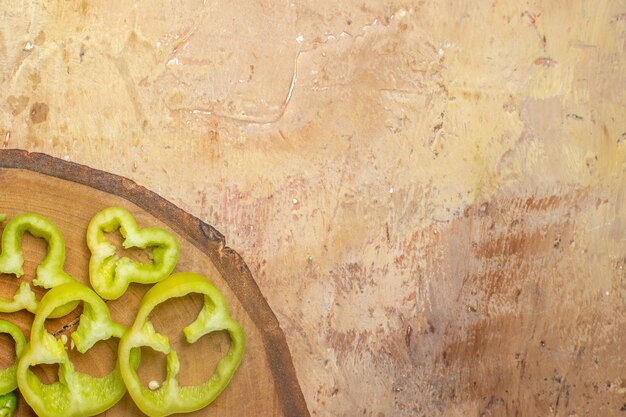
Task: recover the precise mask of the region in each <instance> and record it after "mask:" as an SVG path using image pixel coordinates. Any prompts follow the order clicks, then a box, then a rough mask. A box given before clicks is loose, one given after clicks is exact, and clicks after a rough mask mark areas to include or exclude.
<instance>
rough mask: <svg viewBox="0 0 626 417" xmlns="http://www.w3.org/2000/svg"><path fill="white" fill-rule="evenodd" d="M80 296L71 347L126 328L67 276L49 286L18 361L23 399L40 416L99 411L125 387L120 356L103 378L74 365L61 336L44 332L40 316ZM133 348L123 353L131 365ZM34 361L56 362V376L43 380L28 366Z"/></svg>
mask: <svg viewBox="0 0 626 417" xmlns="http://www.w3.org/2000/svg"><path fill="white" fill-rule="evenodd" d="M80 300H82V301H83V306H84V307H83V313H82V314H81V316H80V321H79V325H78V328H77V329H76V330H75V331H74V332H73V333H72V334H71V338H72V340H73V341H74V343H75V345H76V348H77V349H78V351H79V352H81V353H85V352H86V351H87V350H89V349H90V348H91V347H92V346H93V345H94V344H95V343H96V342H98V341H100V340H107V339H109V338H110V337H117V338H119V337H121V336H122V335H123V334H124V332H125V331H126V329H125V328H124V327H123V326H122V325H120V324H117V323H115V322H113V321H112V320H111V315H110V313H109V310H108V308H107V306H106V304H105V302H104V301H103V300H102V299H101V298H100V297H98V295H97V294H96V293H95V292H93V291H92V290H91V289H90V288H88V287H87V286H85V285H83V284H80V283H78V282H71V283H67V284H63V285H60V286H58V287H54V288H52V289H51V290H50V291H48V292H47V293H46V294H45V295H44V296H43V298H42V299H41V302H40V304H39V309H38V310H37V314H35V319H34V321H33V325H32V327H31V332H30V342H29V343H28V344H27V345H26V347H25V349H24V351H23V352H22V355H21V356H20V358H19V360H18V364H17V384H18V387H19V389H20V391H21V393H22V395H23V396H24V399H25V400H26V402H28V404H29V405H30V406H31V407H32V408H33V410H34V411H35V413H37V415H38V416H40V417H53V416H64V417H83V416H92V415H95V414H99V413H102V412H104V411H105V410H107V409H109V408H111V407H112V406H114V405H115V404H116V403H117V402H118V401H119V400H120V399H121V398H122V397H123V396H124V394H125V392H126V387H125V386H124V381H123V380H122V377H121V375H120V368H119V360H118V363H116V367H115V370H113V371H112V372H111V373H110V374H108V375H107V376H104V377H102V378H98V377H93V376H91V375H88V374H84V373H81V372H78V371H75V370H74V366H73V364H72V362H71V361H70V360H69V357H68V353H67V351H66V347H65V345H64V344H63V341H61V340H58V339H56V338H55V337H54V336H53V335H52V334H50V333H48V331H47V330H46V328H45V326H44V324H45V320H46V319H47V318H49V317H50V315H51V314H52V313H53V312H54V311H55V309H57V308H58V307H59V306H63V305H66V304H67V303H70V302H74V301H80ZM136 355H138V353H137V354H135V355H134V356H133V357H129V358H127V361H128V362H129V364H130V365H131V366H132V364H133V363H134V364H135V365H136V364H138V360H139V358H138V357H137V356H136ZM39 364H58V365H59V372H58V377H59V380H58V381H57V382H53V383H51V384H44V383H42V382H41V381H40V380H39V378H38V377H37V376H36V375H35V373H34V372H33V371H31V369H30V367H31V366H35V365H39Z"/></svg>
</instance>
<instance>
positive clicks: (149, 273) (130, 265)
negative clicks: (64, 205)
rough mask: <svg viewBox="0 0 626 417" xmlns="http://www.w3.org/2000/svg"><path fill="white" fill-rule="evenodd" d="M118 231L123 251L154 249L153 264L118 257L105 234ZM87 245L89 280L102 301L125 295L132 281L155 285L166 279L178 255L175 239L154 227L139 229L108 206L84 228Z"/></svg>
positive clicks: (128, 216) (124, 214)
mask: <svg viewBox="0 0 626 417" xmlns="http://www.w3.org/2000/svg"><path fill="white" fill-rule="evenodd" d="M118 229H119V231H120V233H121V235H122V236H123V237H124V242H123V246H124V248H141V249H145V248H147V247H152V248H154V249H153V250H152V263H150V264H144V263H141V262H136V261H132V260H130V259H129V258H126V257H122V258H120V257H118V256H117V254H116V253H115V252H116V251H115V246H113V245H112V244H111V243H110V242H109V241H108V239H107V238H106V236H105V235H104V232H113V231H115V230H118ZM86 239H87V246H88V247H89V250H90V251H91V258H90V260H89V281H90V282H91V286H92V288H93V289H94V290H95V291H96V292H97V293H98V295H100V296H101V297H102V298H104V299H107V300H115V299H117V298H119V297H121V296H122V294H124V292H125V291H126V289H127V288H128V286H129V285H130V283H131V282H137V283H140V284H154V283H156V282H158V281H161V280H163V279H165V278H167V277H168V276H169V275H170V274H171V273H172V271H173V270H174V267H175V266H176V263H177V262H178V256H179V253H180V244H179V243H178V239H176V237H175V236H174V235H173V234H171V233H169V232H168V231H166V230H164V229H160V228H156V227H148V228H143V229H142V228H139V226H137V222H136V221H135V219H134V217H133V216H132V214H131V213H129V212H128V211H127V210H125V209H123V208H120V207H109V208H106V209H104V210H102V211H100V212H99V213H97V214H96V215H95V216H94V217H93V218H92V219H91V221H90V222H89V225H88V226H87V236H86Z"/></svg>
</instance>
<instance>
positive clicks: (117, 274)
mask: <svg viewBox="0 0 626 417" xmlns="http://www.w3.org/2000/svg"><path fill="white" fill-rule="evenodd" d="M5 220H6V216H4V215H0V222H4V221H5ZM116 230H119V232H120V234H121V235H122V236H123V237H124V242H123V246H124V248H140V249H145V248H148V247H150V248H153V250H152V262H151V263H140V262H137V261H134V260H131V259H129V258H127V257H120V256H118V255H117V254H116V248H115V246H113V245H112V244H111V243H110V242H109V240H108V239H107V237H106V236H105V233H109V232H114V231H116ZM25 232H29V233H30V234H32V235H33V236H35V237H39V238H43V239H45V240H46V242H47V243H48V253H47V255H46V257H45V258H44V260H43V261H42V262H41V264H40V265H39V266H38V267H37V272H36V277H35V278H34V279H33V281H32V282H33V285H37V286H40V287H43V288H46V289H49V291H48V292H46V294H45V295H44V296H43V297H42V298H41V300H37V299H36V297H35V294H34V292H33V291H32V289H31V287H30V285H29V284H28V283H27V282H23V283H22V284H21V285H20V287H19V289H18V291H17V292H16V293H15V295H14V297H13V299H11V300H6V299H0V312H7V313H10V312H15V311H19V310H28V311H30V312H32V313H34V314H35V318H34V321H33V324H32V327H31V329H30V341H29V342H28V343H27V342H26V338H25V336H24V334H23V333H22V331H21V330H20V329H19V328H18V327H17V326H16V325H15V324H13V323H11V322H8V321H6V320H0V333H6V334H8V335H10V336H11V337H12V338H13V340H14V341H15V352H16V357H17V360H16V363H14V364H13V365H12V366H10V367H9V368H6V369H4V370H1V371H0V417H2V416H12V415H13V413H14V412H15V409H16V406H17V400H16V396H15V393H14V392H13V391H14V390H15V389H16V388H19V390H20V392H21V393H22V396H23V397H24V399H25V400H26V401H27V402H28V404H29V405H30V406H31V407H32V408H33V410H34V411H35V412H36V413H37V415H39V416H41V417H48V416H49V417H53V416H54V417H57V416H65V417H79V416H92V415H96V414H99V413H102V412H104V411H106V410H108V409H109V408H111V407H113V406H114V405H115V404H116V403H117V402H118V401H119V400H120V399H121V398H122V397H123V396H124V394H125V393H126V392H128V393H129V394H130V396H131V397H132V399H133V401H134V402H135V404H137V406H138V407H139V409H141V411H143V412H144V413H145V414H147V415H149V416H153V417H157V416H167V415H170V414H173V413H184V412H191V411H196V410H199V409H201V408H203V407H206V406H207V405H208V404H210V403H211V402H212V401H213V400H214V399H215V398H216V397H217V396H218V395H219V394H220V392H222V390H223V389H224V388H225V387H226V385H228V383H229V381H230V379H231V378H232V376H233V374H234V373H235V371H236V369H237V367H238V366H239V363H240V362H241V358H242V356H243V351H244V347H245V336H244V333H243V330H242V328H241V326H240V325H239V323H237V321H235V320H234V319H233V318H232V317H230V314H229V312H228V306H227V304H226V300H225V299H224V296H223V295H222V294H221V293H220V291H219V290H218V289H217V288H216V287H214V286H213V285H212V284H211V283H210V281H209V280H208V279H207V278H205V277H204V276H202V275H199V274H195V273H190V272H179V273H174V274H172V271H173V270H174V267H175V266H176V264H177V262H178V257H179V252H180V244H179V242H178V240H177V239H176V237H175V236H174V235H172V234H171V233H169V232H167V231H166V230H163V229H159V228H144V229H140V228H139V227H138V226H137V223H136V221H135V219H134V218H133V216H132V215H131V214H130V213H129V212H128V211H126V210H124V209H122V208H119V207H110V208H107V209H104V210H103V211H101V212H99V213H98V214H96V215H95V216H94V218H93V219H92V220H91V222H90V223H89V226H88V228H87V246H88V247H89V250H90V251H91V259H90V262H89V281H90V283H91V288H89V287H88V286H86V285H84V284H81V283H80V282H78V281H77V280H76V279H74V278H73V277H71V276H70V275H68V274H67V273H66V272H64V270H63V266H64V263H65V242H64V240H63V236H62V235H61V232H60V231H59V229H58V228H57V227H56V226H55V225H54V224H53V223H52V222H51V221H50V220H48V219H46V218H45V217H42V216H40V215H37V214H30V213H29V214H21V215H18V216H16V217H14V218H12V219H11V220H10V221H9V222H7V224H6V226H5V228H4V231H3V233H2V247H1V250H2V251H1V253H0V273H4V274H14V275H15V276H17V277H20V276H22V275H23V274H24V270H23V265H24V256H23V253H22V249H21V243H22V237H23V235H24V233H25ZM131 282H136V283H140V284H154V285H153V286H152V287H151V288H150V289H149V290H148V292H147V293H146V295H145V296H144V298H143V299H142V301H141V305H140V307H139V311H138V313H137V316H136V317H135V321H134V323H133V325H132V326H131V327H130V328H125V327H124V326H122V325H120V324H118V323H115V322H114V321H113V320H112V319H111V314H110V313H109V309H108V308H107V305H106V303H105V301H104V300H114V299H117V298H119V297H120V296H121V295H122V294H123V293H124V292H125V291H126V289H127V288H128V286H129V284H130V283H131ZM191 293H199V294H202V295H204V305H203V307H202V309H201V311H200V313H199V314H198V316H197V318H196V319H195V321H194V322H193V323H191V324H190V325H189V326H187V327H185V329H184V330H183V331H184V334H185V337H186V340H187V341H188V342H189V343H194V342H195V341H197V340H198V339H199V338H200V337H202V336H204V335H206V334H209V333H211V332H215V331H222V330H223V331H227V332H228V334H229V336H230V348H229V351H228V353H227V355H226V356H225V357H223V358H222V359H221V360H220V362H219V363H218V364H217V367H216V369H215V372H214V373H213V375H212V376H211V377H210V378H209V379H208V380H207V381H206V382H204V383H203V384H201V385H196V386H182V385H179V383H178V381H177V379H176V375H177V374H178V371H179V367H180V363H179V361H178V357H177V356H176V352H175V351H174V350H173V349H171V347H170V344H169V341H168V338H167V337H166V336H165V335H162V334H159V333H157V331H156V330H155V328H154V326H153V325H152V323H151V322H150V320H149V314H150V312H151V311H152V310H153V309H154V308H155V307H156V306H157V305H159V304H161V303H163V302H164V301H165V300H167V299H169V298H174V297H182V296H185V295H187V294H191ZM81 301H82V302H83V312H82V314H81V316H80V319H79V324H78V327H77V328H76V330H75V331H74V332H73V333H72V334H71V338H72V346H73V347H75V348H76V349H77V350H78V351H79V352H81V353H85V352H86V351H87V350H89V349H90V348H91V347H92V346H93V345H94V344H95V343H96V342H98V341H100V340H106V339H109V338H111V337H115V338H119V339H120V341H119V344H118V356H117V363H116V366H115V369H114V370H113V371H112V372H111V373H110V374H108V375H106V376H104V377H102V378H98V377H93V376H90V375H88V374H85V373H81V372H78V371H76V370H75V369H74V366H73V365H72V362H71V361H70V360H69V357H68V352H67V348H66V345H65V343H64V341H63V340H61V339H57V338H55V336H54V335H52V334H51V333H49V332H48V331H47V330H46V328H45V327H44V323H45V320H46V319H48V318H56V317H62V316H64V315H67V314H68V313H70V312H71V311H73V310H74V309H75V308H76V307H77V306H78V304H79V303H80V302H81ZM142 346H147V347H150V348H152V349H154V350H156V351H158V352H162V353H163V354H165V355H167V374H166V377H165V380H164V381H163V383H162V384H161V385H160V386H159V387H149V388H146V387H144V386H143V385H142V383H141V382H140V380H139V377H138V375H137V369H138V368H139V362H140V350H141V347H142ZM41 364H58V367H59V371H58V381H57V382H54V383H51V384H44V383H42V382H41V381H40V380H39V378H38V377H37V376H36V375H35V373H34V372H33V371H32V370H31V367H33V366H36V365H41ZM150 388H156V389H150Z"/></svg>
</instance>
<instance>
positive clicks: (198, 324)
mask: <svg viewBox="0 0 626 417" xmlns="http://www.w3.org/2000/svg"><path fill="white" fill-rule="evenodd" d="M191 293H199V294H203V295H204V304H203V307H202V310H201V311H200V313H199V314H198V316H197V318H196V319H195V320H194V322H193V323H191V324H190V325H189V326H187V327H185V328H184V329H183V332H184V334H185V337H186V340H187V342H189V343H194V342H196V341H197V340H198V339H199V338H200V337H202V336H204V335H206V334H209V333H211V332H215V331H221V330H226V331H228V334H229V336H230V341H231V343H230V349H229V351H228V353H227V354H226V356H224V357H223V358H222V359H221V360H220V361H219V363H218V364H217V367H216V369H215V371H214V373H213V375H212V376H211V377H210V378H209V379H208V380H207V381H206V382H204V383H202V384H200V385H196V386H181V385H179V383H178V380H177V379H176V375H177V374H178V371H179V368H180V362H179V360H178V356H177V354H176V352H175V351H174V350H173V349H172V348H171V347H170V344H169V340H168V338H167V336H165V335H162V334H159V333H157V332H156V330H155V329H154V326H153V325H152V323H151V322H150V321H149V315H150V313H151V312H152V310H153V309H154V308H155V307H156V306H157V305H159V304H161V303H163V302H165V301H166V300H167V299H169V298H175V297H183V296H185V295H187V294H191ZM142 346H149V347H151V348H152V349H154V350H156V351H158V352H162V353H164V354H166V355H167V359H166V361H167V374H166V377H165V380H164V381H163V384H162V385H161V386H160V388H158V389H157V390H154V391H153V390H150V389H147V388H145V387H144V386H143V385H142V384H141V381H140V380H139V378H138V376H137V372H136V369H137V367H136V366H135V365H134V364H133V362H132V354H133V352H135V351H139V350H140V348H141V347H142ZM244 350H245V335H244V332H243V329H242V327H241V326H240V325H239V323H238V322H237V321H236V320H235V319H233V318H232V317H231V316H230V314H229V312H228V305H227V303H226V300H225V298H224V296H223V295H222V293H221V292H220V291H219V290H218V289H217V288H216V287H215V286H214V285H213V284H211V282H209V280H208V279H207V278H205V277H204V276H202V275H199V274H195V273H190V272H181V273H176V274H173V275H171V276H170V277H169V278H167V279H165V280H164V281H161V282H159V283H158V284H156V285H154V286H153V287H152V288H150V290H148V292H147V293H146V295H145V296H144V298H143V299H142V301H141V305H140V307H139V311H138V313H137V316H136V318H135V322H134V323H133V325H132V327H131V328H130V329H129V330H128V331H127V332H126V334H125V335H124V336H123V337H122V338H121V340H120V343H119V346H118V358H119V361H120V368H121V371H122V377H123V379H124V382H125V383H126V387H127V388H128V392H129V394H130V396H131V397H132V399H133V400H134V402H135V404H136V405H137V406H138V407H139V408H140V409H141V411H143V412H144V413H145V414H147V415H148V416H151V417H163V416H167V415H170V414H173V413H185V412H191V411H196V410H199V409H201V408H204V407H206V406H207V405H209V404H210V403H211V402H212V401H213V400H214V399H215V398H216V397H217V396H218V395H219V394H220V393H221V392H222V391H223V390H224V388H226V386H227V385H228V383H229V382H230V380H231V378H232V377H233V375H234V373H235V371H236V370H237V368H238V366H239V364H240V362H241V359H242V357H243V353H244Z"/></svg>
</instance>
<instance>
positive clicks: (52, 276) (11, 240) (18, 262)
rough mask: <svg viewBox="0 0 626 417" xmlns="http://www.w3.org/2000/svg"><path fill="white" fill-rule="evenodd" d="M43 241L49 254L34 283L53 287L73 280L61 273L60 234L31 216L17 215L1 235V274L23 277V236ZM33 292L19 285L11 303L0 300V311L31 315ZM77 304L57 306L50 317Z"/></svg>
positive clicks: (62, 245) (62, 249) (34, 303)
mask: <svg viewBox="0 0 626 417" xmlns="http://www.w3.org/2000/svg"><path fill="white" fill-rule="evenodd" d="M26 232H29V233H30V234H31V235H33V236H35V237H39V238H43V239H44V240H45V241H46V242H47V243H48V253H47V254H46V257H45V258H44V259H43V261H42V262H41V264H39V266H38V267H37V272H36V277H35V279H33V284H34V285H37V286H40V287H43V288H52V287H54V286H57V285H61V284H63V283H66V282H72V281H75V280H74V278H72V277H71V276H70V275H69V274H67V273H66V272H65V271H63V265H64V263H65V242H64V240H63V235H61V231H60V230H59V229H58V228H57V227H56V226H55V225H54V223H52V222H51V221H50V220H48V219H46V218H45V217H43V216H40V215H38V214H33V213H26V214H20V215H17V216H15V217H14V218H12V219H11V220H10V221H9V222H8V223H7V224H6V226H5V228H4V231H3V232H2V253H0V273H4V274H14V275H15V276H17V277H18V278H19V277H21V276H22V275H24V254H23V252H22V248H21V246H22V238H23V236H24V233H26ZM38 304H39V303H38V301H37V298H36V297H35V293H34V292H33V291H32V289H31V287H30V285H29V284H28V283H27V282H23V283H21V284H20V287H19V289H18V290H17V292H16V293H15V295H14V296H13V299H12V300H7V299H1V298H0V311H2V312H6V313H11V312H15V311H19V310H23V309H26V310H28V311H30V312H31V313H34V312H35V311H36V310H37V306H38ZM75 307H76V304H73V305H68V306H60V308H59V310H58V311H56V312H55V313H54V315H53V317H60V316H63V315H64V314H67V313H68V312H69V311H72V310H73V309H74V308H75Z"/></svg>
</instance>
